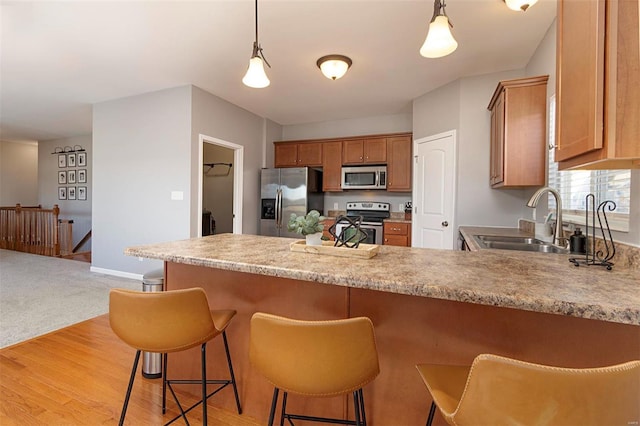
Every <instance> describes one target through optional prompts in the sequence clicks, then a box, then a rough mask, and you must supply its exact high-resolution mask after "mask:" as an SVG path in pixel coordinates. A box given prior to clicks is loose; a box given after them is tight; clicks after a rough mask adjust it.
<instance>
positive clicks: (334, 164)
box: [322, 141, 342, 191]
mask: <svg viewBox="0 0 640 426" xmlns="http://www.w3.org/2000/svg"><path fill="white" fill-rule="evenodd" d="M322 190H323V191H342V142H340V141H337V142H325V143H324V144H323V146H322Z"/></svg>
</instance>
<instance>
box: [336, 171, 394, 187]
mask: <svg viewBox="0 0 640 426" xmlns="http://www.w3.org/2000/svg"><path fill="white" fill-rule="evenodd" d="M342 189H387V166H354V167H343V168H342Z"/></svg>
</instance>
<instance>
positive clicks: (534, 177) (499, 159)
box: [488, 75, 549, 188]
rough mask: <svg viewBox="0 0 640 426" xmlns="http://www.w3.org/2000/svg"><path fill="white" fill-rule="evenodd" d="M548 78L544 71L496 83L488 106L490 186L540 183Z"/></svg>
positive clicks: (543, 171)
mask: <svg viewBox="0 0 640 426" xmlns="http://www.w3.org/2000/svg"><path fill="white" fill-rule="evenodd" d="M548 79H549V76H546V75H545V76H539V77H529V78H520V79H515V80H504V81H501V82H499V83H498V86H497V87H496V90H495V92H494V94H493V96H492V98H491V102H490V103H489V107H488V109H489V111H491V154H490V171H491V176H490V177H489V182H490V184H491V186H492V187H494V188H505V187H526V186H544V184H545V182H546V158H547V157H546V152H547V149H546V122H547V80H548Z"/></svg>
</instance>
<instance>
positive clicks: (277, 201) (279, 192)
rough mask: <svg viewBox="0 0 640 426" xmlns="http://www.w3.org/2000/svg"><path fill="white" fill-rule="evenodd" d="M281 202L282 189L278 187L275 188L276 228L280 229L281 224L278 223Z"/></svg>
mask: <svg viewBox="0 0 640 426" xmlns="http://www.w3.org/2000/svg"><path fill="white" fill-rule="evenodd" d="M281 204H282V190H281V189H280V188H278V189H277V190H276V228H278V229H280V228H281V224H280V219H281V218H280V216H281V213H282V212H281V211H280V209H281V207H282V206H281Z"/></svg>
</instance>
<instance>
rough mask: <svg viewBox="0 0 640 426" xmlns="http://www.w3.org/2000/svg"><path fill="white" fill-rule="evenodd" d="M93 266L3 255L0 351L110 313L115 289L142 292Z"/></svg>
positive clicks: (0, 252)
mask: <svg viewBox="0 0 640 426" xmlns="http://www.w3.org/2000/svg"><path fill="white" fill-rule="evenodd" d="M90 266H91V265H90V264H89V263H86V262H79V261H74V260H66V259H59V258H55V257H47V256H38V255H33V254H27V253H20V252H16V251H12V250H0V348H4V347H6V346H9V345H13V344H15V343H18V342H21V341H24V340H27V339H30V338H32V337H36V336H40V335H42V334H45V333H48V332H50V331H54V330H57V329H59V328H62V327H66V326H68V325H71V324H75V323H78V322H81V321H84V320H87V319H90V318H94V317H96V316H98V315H102V314H105V313H107V312H108V311H109V289H111V288H113V287H121V288H130V289H134V290H140V289H141V288H142V283H141V282H139V281H137V280H131V279H127V278H119V277H114V276H110V275H104V274H97V273H94V272H90V271H89V268H90Z"/></svg>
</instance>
